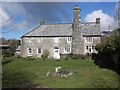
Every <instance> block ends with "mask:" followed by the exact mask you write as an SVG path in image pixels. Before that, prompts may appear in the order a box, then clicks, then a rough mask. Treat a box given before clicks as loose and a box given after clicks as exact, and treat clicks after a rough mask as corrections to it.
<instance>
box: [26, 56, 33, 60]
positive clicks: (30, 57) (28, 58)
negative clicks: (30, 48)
mask: <svg viewBox="0 0 120 90" xmlns="http://www.w3.org/2000/svg"><path fill="white" fill-rule="evenodd" d="M25 60H35V58H34V57H33V56H29V57H26V58H25Z"/></svg>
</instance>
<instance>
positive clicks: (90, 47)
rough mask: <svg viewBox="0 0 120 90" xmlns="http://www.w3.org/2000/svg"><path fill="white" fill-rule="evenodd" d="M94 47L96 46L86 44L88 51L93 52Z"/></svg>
mask: <svg viewBox="0 0 120 90" xmlns="http://www.w3.org/2000/svg"><path fill="white" fill-rule="evenodd" d="M94 48H95V46H86V51H87V53H92V52H93V50H94Z"/></svg>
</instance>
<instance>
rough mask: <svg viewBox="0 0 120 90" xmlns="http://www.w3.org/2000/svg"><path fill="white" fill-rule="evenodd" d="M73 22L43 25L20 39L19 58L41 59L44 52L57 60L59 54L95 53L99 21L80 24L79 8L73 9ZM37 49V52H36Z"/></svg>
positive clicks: (99, 37)
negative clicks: (32, 57) (31, 57)
mask: <svg viewBox="0 0 120 90" xmlns="http://www.w3.org/2000/svg"><path fill="white" fill-rule="evenodd" d="M73 12H74V22H73V23H68V24H64V23H63V24H45V23H42V25H40V26H38V27H37V28H35V29H34V30H32V31H30V32H28V33H27V34H25V35H23V36H22V37H21V52H20V54H21V56H22V57H28V56H34V57H41V55H42V54H43V52H44V50H48V51H49V58H57V59H59V56H60V54H70V53H73V54H86V53H96V51H95V49H94V47H95V46H96V44H98V43H100V40H101V33H100V19H99V18H97V19H96V22H89V23H81V22H80V8H79V7H77V6H76V7H75V8H74V9H73ZM39 40H40V42H38V41H39ZM38 49H39V50H38Z"/></svg>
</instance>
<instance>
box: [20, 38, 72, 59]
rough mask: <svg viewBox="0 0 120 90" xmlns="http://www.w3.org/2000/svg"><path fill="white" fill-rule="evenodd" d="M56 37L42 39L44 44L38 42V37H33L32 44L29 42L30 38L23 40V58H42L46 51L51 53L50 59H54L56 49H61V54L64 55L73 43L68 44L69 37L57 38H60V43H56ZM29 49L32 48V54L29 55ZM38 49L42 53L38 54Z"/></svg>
mask: <svg viewBox="0 0 120 90" xmlns="http://www.w3.org/2000/svg"><path fill="white" fill-rule="evenodd" d="M54 38H55V37H42V42H41V43H38V42H37V37H32V43H28V42H29V37H23V38H22V45H21V49H22V50H21V56H22V57H28V56H33V57H41V55H42V54H43V51H44V50H45V49H46V50H48V51H49V53H50V54H49V57H50V58H52V57H54V48H55V47H58V48H59V53H61V54H64V48H65V47H67V46H71V47H72V45H71V43H68V42H67V37H57V38H59V42H58V43H55V42H54ZM28 48H32V51H33V52H32V54H28ZM37 48H41V50H42V53H40V54H37Z"/></svg>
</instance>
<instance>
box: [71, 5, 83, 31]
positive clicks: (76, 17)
mask: <svg viewBox="0 0 120 90" xmlns="http://www.w3.org/2000/svg"><path fill="white" fill-rule="evenodd" d="M80 11H81V9H80V8H79V7H78V6H77V5H76V6H75V8H74V9H73V13H74V31H76V30H78V27H79V24H80Z"/></svg>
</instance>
